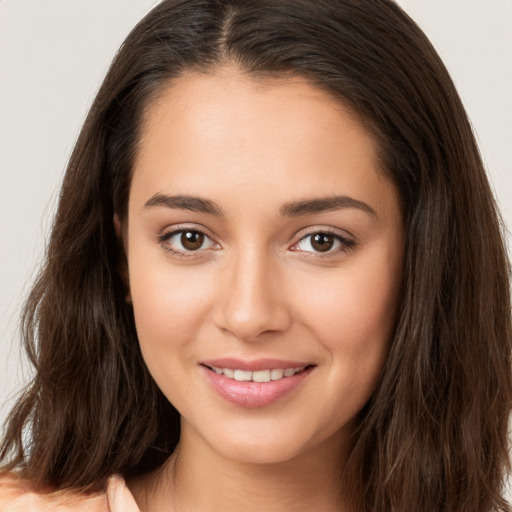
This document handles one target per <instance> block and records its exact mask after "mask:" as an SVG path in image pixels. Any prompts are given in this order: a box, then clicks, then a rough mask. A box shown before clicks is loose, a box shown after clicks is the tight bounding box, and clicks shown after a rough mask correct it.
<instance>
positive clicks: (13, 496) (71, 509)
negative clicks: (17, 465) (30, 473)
mask: <svg viewBox="0 0 512 512" xmlns="http://www.w3.org/2000/svg"><path fill="white" fill-rule="evenodd" d="M0 510H1V511H2V512H27V511H30V512H109V510H110V509H109V506H108V502H107V497H106V494H105V493H95V494H87V495H84V494H77V493H74V492H71V491H57V492H45V491H39V490H37V489H35V488H34V487H33V486H32V485H31V484H30V482H28V481H26V480H24V479H22V478H20V477H19V476H18V475H16V474H15V473H0Z"/></svg>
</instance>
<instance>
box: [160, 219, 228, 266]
mask: <svg viewBox="0 0 512 512" xmlns="http://www.w3.org/2000/svg"><path fill="white" fill-rule="evenodd" d="M186 231H194V232H196V233H201V234H202V235H204V236H205V237H206V238H208V239H209V240H210V242H211V243H212V244H214V245H215V246H216V247H214V248H211V247H210V248H207V249H197V250H196V251H187V250H180V249H174V248H172V247H170V246H166V245H165V243H166V242H168V241H169V239H171V238H172V237H173V236H175V235H177V234H178V233H183V232H186ZM157 241H158V242H159V243H160V244H161V245H162V247H163V249H164V250H165V251H167V252H170V253H172V254H174V255H177V256H180V257H182V258H190V257H198V256H199V255H204V254H205V252H207V251H211V250H218V249H219V248H221V245H220V244H219V242H217V240H216V239H215V237H214V235H212V234H211V233H210V230H209V229H207V228H205V227H204V226H201V225H197V224H196V225H190V224H176V225H173V226H169V227H167V228H166V229H164V230H162V232H161V233H160V234H159V235H158V236H157Z"/></svg>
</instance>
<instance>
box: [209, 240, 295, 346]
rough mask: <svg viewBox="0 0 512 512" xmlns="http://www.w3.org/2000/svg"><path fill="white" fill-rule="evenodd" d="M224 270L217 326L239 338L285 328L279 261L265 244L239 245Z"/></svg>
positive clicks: (249, 337) (286, 317) (245, 338)
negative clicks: (241, 246) (280, 291)
mask: <svg viewBox="0 0 512 512" xmlns="http://www.w3.org/2000/svg"><path fill="white" fill-rule="evenodd" d="M225 272H226V275H225V286H224V287H223V294H224V297H223V298H222V300H221V301H220V303H219V305H220V308H219V318H218V325H219V327H221V328H222V329H224V330H227V331H229V332H231V334H233V335H234V336H235V337H237V338H239V339H242V340H252V339H255V338H257V337H258V336H259V335H261V334H263V333H268V332H276V331H281V330H284V329H286V327H287V325H288V323H289V312H288V311H287V308H286V304H285V303H284V301H283V300H282V297H281V296H280V293H279V289H278V287H279V278H278V275H279V268H278V262H277V261H274V260H273V259H272V258H271V257H270V256H269V254H268V251H267V250H266V249H265V248H262V247H261V246H260V247H254V246H245V247H243V248H240V249H239V250H237V251H235V253H234V254H233V257H232V258H230V261H229V264H228V265H227V268H226V269H225Z"/></svg>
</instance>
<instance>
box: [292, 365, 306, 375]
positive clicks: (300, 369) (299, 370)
mask: <svg viewBox="0 0 512 512" xmlns="http://www.w3.org/2000/svg"><path fill="white" fill-rule="evenodd" d="M304 368H306V367H305V366H301V367H300V368H294V370H295V373H299V372H301V371H302V370H304Z"/></svg>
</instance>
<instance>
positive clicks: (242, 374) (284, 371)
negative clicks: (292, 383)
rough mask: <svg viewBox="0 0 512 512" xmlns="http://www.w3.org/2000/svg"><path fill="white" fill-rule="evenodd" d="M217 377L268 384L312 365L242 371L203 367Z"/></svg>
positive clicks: (291, 375) (238, 369)
mask: <svg viewBox="0 0 512 512" xmlns="http://www.w3.org/2000/svg"><path fill="white" fill-rule="evenodd" d="M203 366H205V367H206V368H208V369H209V370H211V371H213V372H215V373H216V374H217V375H224V377H226V378H227V379H232V380H236V381H238V382H270V381H276V380H281V379H285V378H288V377H293V376H294V375H296V374H297V373H300V372H303V371H304V370H306V369H309V368H311V367H312V366H313V365H305V366H300V367H296V368H272V369H270V368H268V369H266V370H254V371H250V370H242V369H240V368H221V367H218V366H208V365H203Z"/></svg>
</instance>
